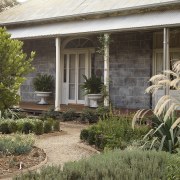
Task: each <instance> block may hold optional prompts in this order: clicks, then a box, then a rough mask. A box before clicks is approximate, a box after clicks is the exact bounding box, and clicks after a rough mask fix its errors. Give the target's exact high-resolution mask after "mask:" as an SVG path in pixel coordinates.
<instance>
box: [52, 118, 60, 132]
mask: <svg viewBox="0 0 180 180" xmlns="http://www.w3.org/2000/svg"><path fill="white" fill-rule="evenodd" d="M53 129H54V131H60V122H59V121H58V120H54V121H53Z"/></svg>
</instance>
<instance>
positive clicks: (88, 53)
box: [61, 48, 95, 104]
mask: <svg viewBox="0 0 180 180" xmlns="http://www.w3.org/2000/svg"><path fill="white" fill-rule="evenodd" d="M81 53H82V54H83V53H85V58H86V59H85V75H86V76H87V77H90V76H91V54H92V53H95V48H76V49H64V50H63V51H62V66H61V67H62V69H61V77H62V80H61V82H62V89H63V90H62V93H61V97H62V104H86V101H87V98H86V97H85V99H84V100H78V72H79V71H78V69H79V68H78V63H79V61H78V60H77V58H78V54H81ZM65 54H67V55H68V56H69V55H70V54H75V55H76V62H75V64H76V65H75V66H76V68H75V74H76V76H75V100H69V69H68V67H69V57H68V60H67V65H66V70H67V72H66V82H64V55H65Z"/></svg>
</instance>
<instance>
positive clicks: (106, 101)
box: [104, 33, 109, 106]
mask: <svg viewBox="0 0 180 180" xmlns="http://www.w3.org/2000/svg"><path fill="white" fill-rule="evenodd" d="M104 85H105V86H106V91H107V93H108V96H106V97H105V99H104V106H109V34H107V33H106V34H104Z"/></svg>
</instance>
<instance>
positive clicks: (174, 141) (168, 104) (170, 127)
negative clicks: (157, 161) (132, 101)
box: [132, 61, 180, 153]
mask: <svg viewBox="0 0 180 180" xmlns="http://www.w3.org/2000/svg"><path fill="white" fill-rule="evenodd" d="M172 77H173V78H172ZM150 82H151V83H152V85H151V86H150V87H148V88H147V89H146V92H147V93H153V94H155V93H156V92H157V90H158V89H167V90H168V91H170V88H171V87H172V88H173V89H175V90H177V93H178V94H179V95H180V61H176V62H175V63H174V64H173V66H172V70H166V71H164V73H163V74H158V75H155V76H153V77H152V78H151V79H150ZM179 107H180V96H176V97H174V96H173V95H170V94H168V95H164V96H163V97H161V98H160V99H159V101H158V103H157V104H156V107H155V109H154V110H153V111H152V112H153V115H154V117H153V118H151V119H150V120H151V122H152V129H151V130H150V131H149V132H148V134H147V135H146V136H145V137H144V140H148V141H146V143H145V144H144V145H145V146H144V147H147V148H150V149H153V148H156V149H159V150H164V151H169V152H171V153H174V152H176V150H177V148H179V144H180V117H178V116H177V115H176V110H178V109H179ZM149 111H151V110H139V111H137V113H136V114H135V116H134V118H133V121H132V127H133V128H135V125H136V124H137V122H141V121H142V120H144V118H145V115H146V114H147V113H148V112H149ZM148 118H149V117H148ZM149 140H150V141H149Z"/></svg>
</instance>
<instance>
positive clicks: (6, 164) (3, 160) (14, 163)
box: [0, 147, 46, 179]
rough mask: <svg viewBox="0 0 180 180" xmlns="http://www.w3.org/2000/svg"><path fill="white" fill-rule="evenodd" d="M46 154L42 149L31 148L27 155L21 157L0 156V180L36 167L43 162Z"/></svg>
mask: <svg viewBox="0 0 180 180" xmlns="http://www.w3.org/2000/svg"><path fill="white" fill-rule="evenodd" d="M45 158H46V154H45V153H44V151H43V150H42V149H39V148H37V147H33V149H32V151H31V152H29V153H28V154H22V155H8V156H5V155H0V179H1V178H2V177H3V176H7V175H13V174H14V173H17V172H21V171H22V170H24V169H28V168H30V167H33V166H36V165H38V164H40V163H41V162H42V161H44V160H45Z"/></svg>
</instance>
